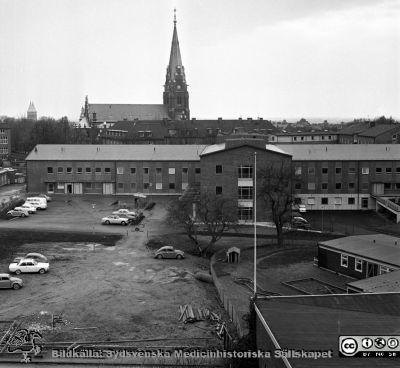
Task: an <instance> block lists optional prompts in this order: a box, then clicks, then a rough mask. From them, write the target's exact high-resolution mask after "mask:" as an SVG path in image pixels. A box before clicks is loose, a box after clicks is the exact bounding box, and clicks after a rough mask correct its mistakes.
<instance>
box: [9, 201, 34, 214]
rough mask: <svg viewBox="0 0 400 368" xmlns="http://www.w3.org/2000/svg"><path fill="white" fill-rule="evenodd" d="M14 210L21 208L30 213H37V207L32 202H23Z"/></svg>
mask: <svg viewBox="0 0 400 368" xmlns="http://www.w3.org/2000/svg"><path fill="white" fill-rule="evenodd" d="M14 210H17V211H18V210H20V211H24V210H26V211H28V213H30V214H32V213H36V207H34V206H32V205H31V204H30V203H28V202H25V203H24V204H21V206H18V207H15V208H14Z"/></svg>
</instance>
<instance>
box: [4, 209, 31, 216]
mask: <svg viewBox="0 0 400 368" xmlns="http://www.w3.org/2000/svg"><path fill="white" fill-rule="evenodd" d="M7 216H9V217H28V216H29V213H28V211H27V210H16V209H13V210H10V211H8V212H7Z"/></svg>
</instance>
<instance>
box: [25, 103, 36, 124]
mask: <svg viewBox="0 0 400 368" xmlns="http://www.w3.org/2000/svg"><path fill="white" fill-rule="evenodd" d="M27 119H28V120H37V111H36V108H35V105H34V104H33V102H32V101H31V102H30V103H29V107H28V112H27Z"/></svg>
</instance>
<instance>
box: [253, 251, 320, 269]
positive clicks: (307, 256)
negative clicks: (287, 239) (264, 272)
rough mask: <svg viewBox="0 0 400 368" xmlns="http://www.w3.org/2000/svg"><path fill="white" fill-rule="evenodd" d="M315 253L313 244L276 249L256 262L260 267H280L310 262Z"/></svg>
mask: <svg viewBox="0 0 400 368" xmlns="http://www.w3.org/2000/svg"><path fill="white" fill-rule="evenodd" d="M315 254H316V248H315V246H304V247H299V248H295V249H286V250H285V249H282V250H277V251H275V252H273V253H271V254H269V255H268V256H266V257H265V258H264V259H263V260H261V261H260V262H259V264H258V266H259V267H260V268H271V267H275V266H277V267H281V266H285V265H290V264H294V263H300V262H310V260H312V259H313V257H314V256H315Z"/></svg>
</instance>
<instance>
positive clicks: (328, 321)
mask: <svg viewBox="0 0 400 368" xmlns="http://www.w3.org/2000/svg"><path fill="white" fill-rule="evenodd" d="M255 309H256V341H257V349H259V350H260V351H269V352H271V355H272V357H271V358H265V359H260V360H259V367H260V368H264V367H268V368H312V367H316V368H325V367H326V368H328V367H330V368H331V367H332V368H333V367H338V368H343V367H346V368H350V367H363V368H376V367H391V368H392V367H394V366H396V360H397V359H398V358H343V357H339V348H338V347H339V337H340V336H349V335H350V336H351V335H352V336H354V335H366V336H368V335H383V336H384V335H389V336H397V335H399V330H398V326H400V294H399V293H381V294H349V295H348V294H339V295H309V296H287V297H283V296H282V297H265V298H258V299H257V300H256V307H255ZM302 350H305V351H319V352H321V351H325V352H329V351H331V354H330V355H331V357H329V358H319V359H313V358H312V357H311V358H305V357H294V354H293V352H299V351H300V352H301V351H302ZM282 351H283V352H285V351H286V352H289V355H287V356H286V357H285V356H282V355H283V354H280V355H279V357H277V358H274V355H275V354H277V355H278V354H279V352H282ZM276 352H278V353H276Z"/></svg>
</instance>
